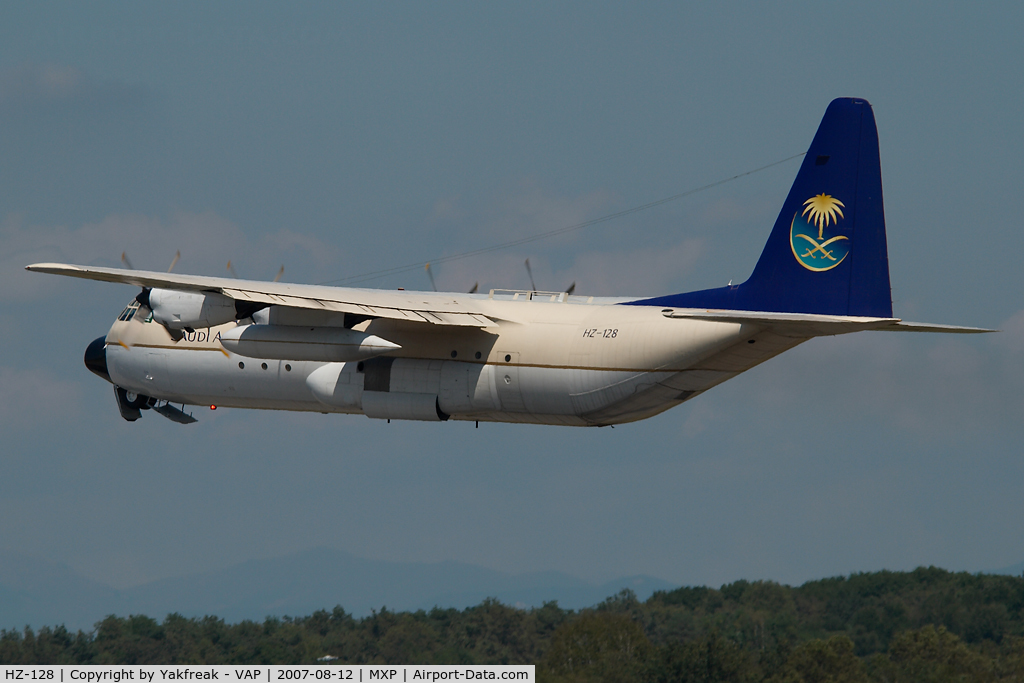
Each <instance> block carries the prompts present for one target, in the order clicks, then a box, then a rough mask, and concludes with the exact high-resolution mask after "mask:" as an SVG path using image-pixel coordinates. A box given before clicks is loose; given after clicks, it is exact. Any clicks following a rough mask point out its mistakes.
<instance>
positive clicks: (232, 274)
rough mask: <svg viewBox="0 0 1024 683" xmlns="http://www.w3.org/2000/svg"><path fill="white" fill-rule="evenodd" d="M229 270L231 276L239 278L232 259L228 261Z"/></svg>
mask: <svg viewBox="0 0 1024 683" xmlns="http://www.w3.org/2000/svg"><path fill="white" fill-rule="evenodd" d="M228 272H229V273H231V277H233V278H236V279H237V278H238V273H236V272H235V269H234V268H232V267H231V261H228Z"/></svg>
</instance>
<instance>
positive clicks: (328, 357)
mask: <svg viewBox="0 0 1024 683" xmlns="http://www.w3.org/2000/svg"><path fill="white" fill-rule="evenodd" d="M220 343H221V345H222V346H223V347H224V348H225V349H227V350H228V351H230V352H232V353H237V354H238V355H240V356H248V357H250V358H273V359H275V360H312V361H321V362H329V363H337V362H342V363H344V362H347V361H353V360H363V359H366V358H373V357H374V356H379V355H381V354H382V353H387V352H389V351H397V350H398V349H400V348H402V347H401V346H399V345H398V344H394V343H392V342H389V341H388V340H387V339H381V338H380V337H376V336H374V335H372V334H368V333H366V332H357V331H356V330H350V329H347V328H344V327H299V326H298V325H239V326H238V327H235V328H232V329H230V330H225V331H223V332H221V334H220Z"/></svg>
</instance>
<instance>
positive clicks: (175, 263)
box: [167, 250, 181, 273]
mask: <svg viewBox="0 0 1024 683" xmlns="http://www.w3.org/2000/svg"><path fill="white" fill-rule="evenodd" d="M180 258H181V251H180V250H179V251H177V252H175V254H174V259H173V260H172V261H171V265H169V266H167V272H168V273H169V272H171V271H172V270H174V266H176V265H178V259H180Z"/></svg>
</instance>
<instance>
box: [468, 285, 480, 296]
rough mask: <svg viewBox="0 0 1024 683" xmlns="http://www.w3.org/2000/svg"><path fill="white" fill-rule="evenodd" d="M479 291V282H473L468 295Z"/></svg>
mask: <svg viewBox="0 0 1024 683" xmlns="http://www.w3.org/2000/svg"><path fill="white" fill-rule="evenodd" d="M479 290H480V283H479V282H474V283H473V289H471V290H469V293H470V294H476V293H477V292H478V291H479Z"/></svg>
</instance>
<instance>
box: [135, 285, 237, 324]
mask: <svg viewBox="0 0 1024 683" xmlns="http://www.w3.org/2000/svg"><path fill="white" fill-rule="evenodd" d="M146 298H147V299H148V301H141V299H140V301H141V303H143V304H145V305H147V306H149V308H150V310H151V311H153V320H155V321H157V322H158V323H160V324H161V325H165V326H166V327H169V328H170V329H172V330H183V329H195V328H197V327H216V326H217V325H223V324H224V323H228V322H231V321H232V320H234V319H235V315H236V313H235V301H234V299H229V298H228V297H226V296H224V295H223V294H216V293H214V292H182V291H178V290H175V289H151V290H149V291H148V297H146Z"/></svg>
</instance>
